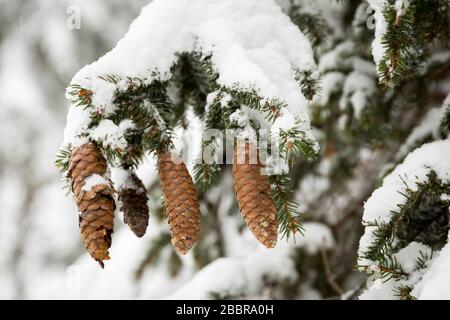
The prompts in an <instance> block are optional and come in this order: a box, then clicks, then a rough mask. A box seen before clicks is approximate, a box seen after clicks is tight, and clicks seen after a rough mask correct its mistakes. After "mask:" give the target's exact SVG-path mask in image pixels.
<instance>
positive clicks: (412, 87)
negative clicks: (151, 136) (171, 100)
mask: <svg viewBox="0 0 450 320" xmlns="http://www.w3.org/2000/svg"><path fill="white" fill-rule="evenodd" d="M148 2H149V0H128V1H123V0H108V1H106V0H89V1H88V0H71V1H66V0H60V1H47V0H0V252H1V254H0V298H1V299H52V298H53V299H54V298H56V299H76V298H81V299H92V298H97V299H102V298H112V299H160V298H258V299H270V298H274V299H276V298H291V299H322V298H333V299H334V298H345V299H353V298H355V297H357V296H358V295H359V293H360V292H361V290H362V289H363V288H364V287H365V284H366V280H367V279H366V276H365V275H363V274H362V273H359V272H356V271H355V270H354V267H355V263H356V256H357V251H358V242H359V239H360V236H361V234H362V232H363V229H362V226H361V214H362V207H363V203H364V201H365V200H366V199H367V198H368V197H369V196H370V194H371V193H372V191H373V190H374V189H375V188H376V187H377V186H379V183H380V178H381V177H383V175H384V174H385V173H386V172H388V171H389V170H390V168H392V167H393V166H394V165H395V164H397V163H399V162H401V161H402V159H404V157H405V155H406V154H407V153H408V152H409V151H410V150H412V149H413V148H414V147H415V146H417V143H416V142H417V141H420V143H423V141H425V140H424V139H428V138H427V137H428V136H429V135H431V138H430V139H432V136H433V132H432V130H434V129H430V128H434V127H435V124H436V123H437V121H439V119H437V120H436V119H434V118H437V117H434V118H433V112H434V111H433V110H436V109H435V108H434V107H436V106H439V105H440V104H441V103H442V100H443V98H444V97H445V91H446V89H445V88H448V85H449V81H448V73H444V74H437V75H435V76H436V77H440V78H439V79H440V80H442V79H443V80H442V81H441V82H440V85H434V82H433V80H430V78H428V79H426V84H427V85H428V88H432V89H430V90H428V91H427V92H426V93H423V94H422V93H421V96H422V98H423V99H418V98H417V95H418V94H419V93H420V90H422V89H423V88H425V87H426V86H425V85H424V82H420V81H424V80H423V79H422V80H420V79H419V81H415V82H413V81H412V82H410V83H407V85H405V86H403V87H402V88H401V89H400V90H396V91H388V92H385V91H382V90H380V88H379V86H377V79H376V69H375V65H374V64H373V61H372V56H371V53H370V43H371V40H372V39H373V36H372V32H373V31H371V30H369V28H368V27H367V17H368V11H367V8H368V6H367V3H366V2H365V1H361V0H348V1H332V0H320V1H304V2H303V3H304V4H305V5H304V6H295V5H293V3H294V2H293V1H288V0H279V1H278V2H279V3H280V5H282V7H283V9H284V10H285V11H286V12H287V13H288V14H289V15H290V17H291V18H292V20H293V21H294V22H295V23H296V24H297V25H299V26H300V28H302V26H303V27H305V26H314V27H315V29H311V28H309V29H306V31H305V33H307V36H308V37H309V39H310V40H311V42H312V44H313V47H314V51H315V54H316V58H317V60H318V65H319V69H320V71H321V72H322V94H321V95H320V96H318V97H317V98H316V99H315V100H314V101H313V103H312V108H311V110H312V121H313V125H314V126H315V128H316V129H315V130H316V137H317V138H318V140H319V141H320V143H321V157H320V161H316V162H314V163H311V162H307V161H306V160H304V159H299V162H298V163H297V164H296V166H295V170H294V171H293V172H292V179H293V183H294V184H295V189H296V190H297V191H296V192H295V195H294V196H295V198H296V200H297V201H298V202H299V203H300V204H301V206H302V214H303V217H304V218H303V221H304V228H305V232H304V233H305V235H304V236H299V237H297V239H296V240H295V241H294V240H293V239H292V238H291V239H289V241H288V240H286V239H283V240H279V244H278V246H277V248H276V249H274V250H266V249H264V248H262V247H261V246H260V245H259V244H258V243H257V242H256V240H254V239H253V237H252V236H251V235H250V233H249V232H248V230H247V229H246V228H245V225H244V223H243V219H241V217H240V214H239V210H238V208H237V204H236V202H235V200H234V193H233V191H232V190H233V189H232V178H231V175H230V172H229V171H228V172H227V171H225V173H224V176H223V178H222V179H221V182H220V185H219V186H217V187H215V188H213V189H212V190H211V191H209V192H207V193H205V194H201V196H200V197H201V201H202V204H201V206H202V207H201V209H202V213H203V217H202V235H201V239H200V241H199V243H198V244H197V245H196V247H195V249H194V250H193V252H192V253H191V254H189V255H187V256H184V257H181V256H178V255H177V254H176V253H175V251H174V250H173V249H172V248H171V246H170V241H169V233H168V227H167V225H166V223H165V222H164V219H163V218H164V217H162V214H161V202H160V191H159V186H158V184H157V182H156V179H155V174H154V162H153V160H152V159H148V161H146V163H145V164H144V166H142V168H140V169H139V171H138V174H139V176H140V178H141V179H142V180H143V181H144V183H145V184H146V186H147V187H148V190H149V193H150V196H151V199H152V200H151V203H150V207H151V221H150V225H149V229H148V231H147V234H146V236H144V237H143V238H141V239H137V238H136V237H135V236H134V235H133V234H132V233H131V232H129V231H128V230H126V228H127V227H126V226H124V224H123V222H122V221H121V219H122V215H121V214H120V213H117V214H116V216H117V218H116V227H115V232H114V234H113V244H112V250H111V257H112V260H111V261H108V262H107V263H106V267H105V269H104V270H102V269H100V268H99V266H98V265H97V263H95V261H93V260H92V259H91V258H90V257H89V256H88V254H87V253H85V250H84V247H83V244H82V242H81V239H80V234H79V229H78V217H77V209H76V206H75V204H74V201H73V200H72V196H71V195H70V196H65V192H64V191H63V190H62V186H63V184H62V183H61V182H60V174H59V172H58V171H57V169H56V168H55V167H54V160H55V153H56V151H57V150H58V148H59V147H60V144H61V142H62V138H63V136H62V135H63V129H64V126H65V117H66V113H67V110H68V102H67V100H66V99H65V87H66V86H67V84H68V83H69V82H70V80H71V78H72V76H73V75H74V74H75V73H76V72H77V71H78V70H79V69H80V68H82V67H83V66H84V65H86V64H88V63H91V62H93V61H95V60H97V59H98V58H99V57H100V56H102V55H103V54H104V53H106V52H107V51H109V50H110V49H112V48H113V47H114V46H115V44H116V42H117V41H118V40H119V39H120V38H122V37H123V36H124V34H125V33H126V31H127V29H128V26H129V24H130V23H131V22H132V21H133V19H134V18H135V17H136V16H137V15H138V14H139V11H140V9H141V8H142V6H143V5H144V4H146V3H148ZM306 3H308V4H309V5H308V6H306ZM78 18H80V19H78ZM314 19H315V20H314ZM305 21H306V22H307V24H305ZM305 28H306V27H305ZM441 58H442V57H441ZM436 61H437V63H438V64H439V63H441V64H444V63H447V62H448V61H450V59H449V56H446V58H445V57H444V58H442V59H441V60H439V61H438V60H436ZM418 88H421V89H418ZM424 94H426V96H424ZM405 97H407V98H405ZM416 98H417V99H416ZM423 101H426V102H427V103H423ZM374 108H377V109H376V110H377V112H375V113H374V112H371V110H372V111H373V110H374ZM368 115H370V116H368ZM423 119H425V120H426V121H429V123H428V127H427V126H425V127H422V129H421V131H420V132H418V133H416V135H415V136H414V138H411V139H410V140H411V141H409V140H408V141H409V142H408V144H406V145H404V146H403V149H399V146H400V145H401V144H402V143H403V142H404V141H406V140H407V137H408V135H409V134H410V133H411V132H412V130H413V128H414V127H416V126H420V124H421V122H422V120H423ZM427 119H428V120H427ZM425 120H424V121H425ZM433 121H434V122H433ZM392 124H395V126H392ZM196 125H198V124H191V125H190V130H193V132H194V134H195V132H198V131H195V130H198V128H197V129H195V126H196ZM421 139H422V140H421ZM419 145H420V144H419Z"/></svg>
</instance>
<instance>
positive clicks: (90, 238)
mask: <svg viewBox="0 0 450 320" xmlns="http://www.w3.org/2000/svg"><path fill="white" fill-rule="evenodd" d="M106 169H107V166H106V160H105V158H103V155H102V153H101V151H100V149H99V148H98V147H97V145H95V144H94V143H87V144H84V145H82V146H80V147H77V148H75V149H74V150H73V151H72V154H71V157H70V167H69V171H68V177H69V179H70V181H71V184H72V191H73V193H74V194H75V201H76V203H77V206H78V212H79V226H80V231H81V237H82V238H83V241H84V245H85V247H86V249H87V251H88V252H89V254H90V255H91V256H92V258H94V259H95V260H96V261H98V263H99V264H100V266H101V267H102V268H103V267H104V264H103V261H104V260H108V259H109V252H108V249H109V248H110V246H111V234H112V232H113V227H114V210H115V203H114V198H113V192H114V191H113V189H112V188H111V185H110V183H109V181H108V180H107V179H105V178H104V175H105V173H106Z"/></svg>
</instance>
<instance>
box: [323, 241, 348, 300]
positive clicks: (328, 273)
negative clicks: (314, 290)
mask: <svg viewBox="0 0 450 320" xmlns="http://www.w3.org/2000/svg"><path fill="white" fill-rule="evenodd" d="M320 255H321V257H322V263H323V268H324V271H325V275H326V277H327V282H328V284H329V285H330V286H331V287H332V288H333V290H334V291H336V293H337V294H339V296H342V295H343V294H344V290H342V288H341V287H340V286H339V285H338V284H337V282H336V281H335V276H334V274H333V272H332V271H331V267H330V262H329V261H328V256H327V249H326V247H325V240H323V241H322V244H321V245H320Z"/></svg>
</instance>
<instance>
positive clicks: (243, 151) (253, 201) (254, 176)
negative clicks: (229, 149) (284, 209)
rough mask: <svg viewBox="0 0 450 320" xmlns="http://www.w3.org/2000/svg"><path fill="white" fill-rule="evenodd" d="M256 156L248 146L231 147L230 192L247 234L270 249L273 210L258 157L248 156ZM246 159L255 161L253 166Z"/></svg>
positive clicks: (273, 234) (273, 238) (274, 238)
mask: <svg viewBox="0 0 450 320" xmlns="http://www.w3.org/2000/svg"><path fill="white" fill-rule="evenodd" d="M257 152H258V150H257V148H256V147H255V146H254V144H252V143H248V142H246V143H245V145H243V143H240V144H237V145H236V146H235V149H234V156H233V177H234V190H235V193H236V199H237V202H238V204H239V209H240V211H241V214H242V216H243V217H244V219H245V222H246V223H247V225H248V227H249V229H250V231H251V232H252V233H253V235H254V236H255V237H256V239H258V241H259V242H261V243H262V244H263V245H265V246H266V247H267V248H274V247H275V245H276V243H277V237H278V225H277V210H276V207H275V203H274V200H273V196H272V191H271V190H270V182H269V177H268V176H267V175H262V174H261V169H262V168H263V166H262V165H261V163H260V161H259V157H258V156H252V157H250V156H249V155H250V154H252V155H257ZM239 153H240V154H239ZM238 154H239V155H238ZM244 156H245V157H244ZM249 159H250V160H251V159H255V160H256V161H255V160H254V161H253V162H256V163H255V164H251V162H250V161H249ZM238 160H239V161H238Z"/></svg>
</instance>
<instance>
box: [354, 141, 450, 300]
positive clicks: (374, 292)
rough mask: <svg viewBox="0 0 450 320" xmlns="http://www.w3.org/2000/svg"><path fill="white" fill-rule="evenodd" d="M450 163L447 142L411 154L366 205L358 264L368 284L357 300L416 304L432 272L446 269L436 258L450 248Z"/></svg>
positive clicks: (423, 147) (437, 142) (425, 146)
mask: <svg viewBox="0 0 450 320" xmlns="http://www.w3.org/2000/svg"><path fill="white" fill-rule="evenodd" d="M449 157H450V139H446V140H442V141H435V142H432V143H429V144H425V145H423V146H422V147H420V148H418V149H416V150H414V151H413V152H411V153H410V154H409V155H408V156H407V157H406V159H405V161H404V162H403V163H402V164H400V165H399V166H397V167H396V168H395V170H394V171H393V172H392V173H390V174H389V175H388V176H386V177H385V178H384V180H383V185H382V186H381V187H380V188H378V189H377V190H375V191H374V192H373V194H372V196H371V197H370V198H369V200H368V201H367V202H366V204H365V205H364V215H363V224H364V226H365V234H364V235H363V236H362V238H361V241H360V248H359V260H358V264H359V268H360V269H361V270H363V271H365V272H367V273H368V274H369V275H371V280H372V283H371V285H370V286H369V289H368V290H367V291H366V292H365V293H364V294H363V295H362V297H361V298H364V299H374V298H381V299H391V298H396V297H397V298H401V299H415V298H418V296H419V295H420V289H419V287H416V285H417V284H418V283H419V282H420V281H421V279H427V278H429V277H430V276H428V272H429V270H430V268H433V269H439V267H437V266H435V265H436V264H437V263H443V264H448V261H447V260H445V259H444V258H438V257H440V252H441V249H442V250H443V247H444V246H446V243H447V242H448V231H449V229H448V226H449V215H450V212H449V206H450V201H449V200H450V197H449V195H450V164H449V162H448V161H443V159H449ZM447 246H448V245H447ZM446 250H448V249H446ZM423 281H424V280H422V284H421V287H423V286H424V284H423ZM441 293H442V294H443V292H441ZM445 296H447V297H448V296H450V291H449V290H447V291H446V292H445ZM441 298H442V296H441Z"/></svg>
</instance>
